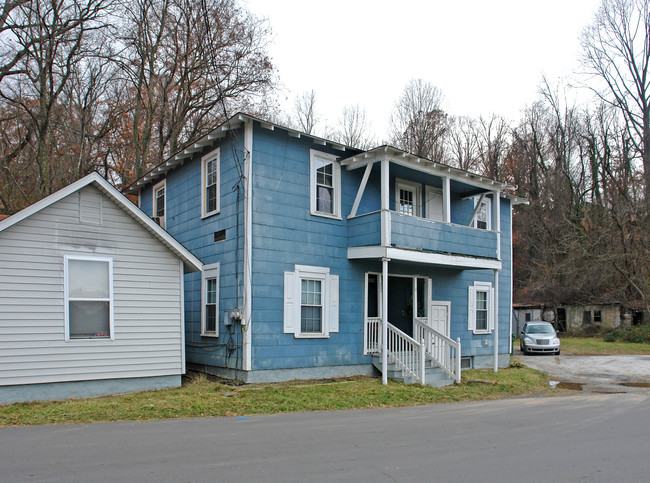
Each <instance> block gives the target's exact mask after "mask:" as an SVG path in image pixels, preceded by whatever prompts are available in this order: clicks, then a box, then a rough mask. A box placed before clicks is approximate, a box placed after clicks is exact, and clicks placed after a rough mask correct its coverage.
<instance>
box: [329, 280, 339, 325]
mask: <svg viewBox="0 0 650 483" xmlns="http://www.w3.org/2000/svg"><path fill="white" fill-rule="evenodd" d="M328 278H329V287H328V291H329V299H330V300H329V312H330V313H329V318H330V330H329V331H330V332H338V331H339V276H338V275H330V276H329V277H328Z"/></svg>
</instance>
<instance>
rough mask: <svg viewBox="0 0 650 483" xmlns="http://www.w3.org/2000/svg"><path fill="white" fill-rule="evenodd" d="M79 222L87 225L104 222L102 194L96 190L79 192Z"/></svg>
mask: <svg viewBox="0 0 650 483" xmlns="http://www.w3.org/2000/svg"><path fill="white" fill-rule="evenodd" d="M79 222H80V223H85V224H87V225H101V224H102V195H100V194H99V193H98V192H97V191H95V190H83V191H81V192H80V193H79Z"/></svg>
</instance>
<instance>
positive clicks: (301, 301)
mask: <svg viewBox="0 0 650 483" xmlns="http://www.w3.org/2000/svg"><path fill="white" fill-rule="evenodd" d="M338 331H339V277H338V276H337V275H332V274H331V273H330V271H329V268H327V267H312V266H307V265H296V266H295V270H294V271H293V272H284V332H285V333H287V334H294V336H295V337H297V338H302V337H304V338H307V337H329V334H330V333H332V332H338Z"/></svg>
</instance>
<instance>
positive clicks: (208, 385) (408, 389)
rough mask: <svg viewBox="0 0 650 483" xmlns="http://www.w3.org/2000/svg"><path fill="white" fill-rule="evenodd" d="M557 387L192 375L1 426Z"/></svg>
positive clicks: (513, 375)
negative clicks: (240, 380) (252, 380)
mask: <svg viewBox="0 0 650 483" xmlns="http://www.w3.org/2000/svg"><path fill="white" fill-rule="evenodd" d="M513 365H515V366H519V364H517V363H514V364H513ZM558 391H559V390H557V389H551V388H549V386H548V378H547V377H546V375H545V374H543V373H541V372H538V371H535V370H533V369H529V368H526V367H511V368H508V369H502V370H500V371H499V372H498V373H497V374H495V373H494V372H492V371H491V370H480V371H479V370H471V371H464V372H463V382H462V383H461V384H458V385H454V386H447V387H443V388H432V387H429V386H421V385H416V384H412V385H404V384H400V383H395V382H389V384H388V385H387V386H383V385H382V384H381V380H378V379H373V378H369V377H356V378H346V379H333V380H325V381H292V382H287V383H276V384H249V385H244V386H233V385H227V384H225V383H224V382H223V381H218V380H210V379H209V378H207V377H205V376H194V377H192V378H187V379H186V382H185V383H184V384H183V387H180V388H176V389H166V390H159V391H149V392H141V393H136V394H126V395H122V396H107V397H99V398H91V399H75V400H67V401H54V402H37V403H18V404H12V405H8V406H0V426H16V425H38V424H60V423H90V422H101V421H121V420H128V421H145V420H151V419H168V418H194V417H207V416H239V415H251V414H273V413H283V412H293V411H324V410H336V409H364V408H382V407H397V406H415V405H420V404H435V403H444V402H454V401H475V400H482V399H500V398H505V397H513V396H518V395H523V394H542V393H549V392H558Z"/></svg>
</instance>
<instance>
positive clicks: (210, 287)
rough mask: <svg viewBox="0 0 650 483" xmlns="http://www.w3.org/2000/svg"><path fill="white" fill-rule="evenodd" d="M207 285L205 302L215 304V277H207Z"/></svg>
mask: <svg viewBox="0 0 650 483" xmlns="http://www.w3.org/2000/svg"><path fill="white" fill-rule="evenodd" d="M206 282H207V283H206V285H207V297H206V300H207V303H209V304H216V303H217V279H216V278H209V279H207V280H206Z"/></svg>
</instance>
